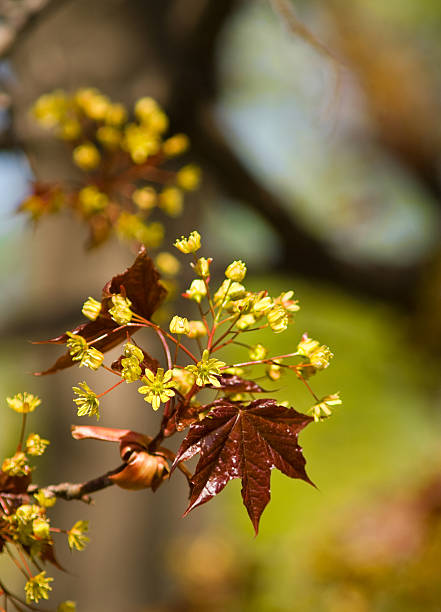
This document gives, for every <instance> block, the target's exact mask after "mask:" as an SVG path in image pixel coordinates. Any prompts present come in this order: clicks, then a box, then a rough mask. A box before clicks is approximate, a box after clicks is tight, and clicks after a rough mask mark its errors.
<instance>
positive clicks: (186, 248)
mask: <svg viewBox="0 0 441 612" xmlns="http://www.w3.org/2000/svg"><path fill="white" fill-rule="evenodd" d="M174 246H175V247H176V248H177V249H179V250H180V251H181V253H195V252H196V251H198V250H199V249H200V248H201V235H200V234H199V232H196V231H193V232H191V234H190V236H189V237H188V238H185V236H181V238H180V239H178V240H176V241H175V243H174Z"/></svg>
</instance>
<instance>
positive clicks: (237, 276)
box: [225, 260, 247, 283]
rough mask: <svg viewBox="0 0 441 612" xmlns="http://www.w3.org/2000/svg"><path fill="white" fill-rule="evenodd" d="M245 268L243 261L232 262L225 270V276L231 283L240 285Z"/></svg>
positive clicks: (245, 271)
mask: <svg viewBox="0 0 441 612" xmlns="http://www.w3.org/2000/svg"><path fill="white" fill-rule="evenodd" d="M246 273H247V267H246V265H245V264H244V263H243V261H240V260H239V261H233V263H231V264H230V265H229V266H228V268H227V269H226V270H225V276H226V277H227V278H228V279H229V280H232V281H236V282H238V283H240V282H241V281H243V279H244V278H245V275H246Z"/></svg>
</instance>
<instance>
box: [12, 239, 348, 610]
mask: <svg viewBox="0 0 441 612" xmlns="http://www.w3.org/2000/svg"><path fill="white" fill-rule="evenodd" d="M174 246H175V247H176V249H177V250H178V251H180V252H181V253H183V254H185V255H189V256H190V257H191V258H192V261H191V262H190V264H191V267H192V269H193V271H194V273H195V276H196V278H195V279H194V280H193V281H192V282H191V284H190V287H189V288H188V289H187V291H185V292H184V293H183V294H182V295H183V297H184V298H185V299H186V300H188V301H189V302H190V303H191V302H193V305H194V306H195V307H196V308H197V312H198V315H197V317H195V318H194V319H190V320H189V319H188V318H187V317H185V316H181V315H179V314H175V315H174V316H173V317H172V318H171V320H170V321H169V324H168V326H167V327H161V326H160V325H158V324H157V323H155V322H153V321H152V315H153V314H154V313H155V312H156V311H157V310H158V308H159V307H160V305H161V302H162V301H163V299H164V298H165V296H166V289H165V288H164V286H163V285H162V283H161V280H160V276H159V273H158V271H157V270H156V268H155V266H154V263H153V261H152V260H151V259H150V257H149V256H148V254H147V251H146V250H145V248H141V249H140V252H139V254H138V256H137V258H136V260H135V262H134V264H133V265H132V266H131V267H130V268H128V269H127V270H126V271H125V272H124V273H122V274H119V275H117V276H115V277H113V278H112V279H111V280H110V281H109V282H108V283H106V285H105V286H104V289H103V293H102V298H101V301H99V300H97V299H95V298H93V297H89V298H87V300H86V301H85V302H84V304H83V308H82V312H83V314H84V316H85V317H86V323H81V324H80V325H79V326H78V327H76V328H75V329H73V330H71V331H67V332H65V334H63V335H62V336H59V337H58V338H54V339H53V340H51V341H49V342H54V343H57V344H64V345H65V347H66V349H67V352H66V353H65V354H64V355H63V356H62V357H60V358H59V359H58V360H57V361H56V363H55V364H54V365H53V366H52V367H51V368H50V369H49V370H47V372H43V374H44V373H52V372H55V371H57V370H59V369H62V368H65V367H69V366H71V365H78V366H79V367H84V368H86V370H87V369H89V370H91V371H96V370H98V369H105V370H107V371H109V372H110V373H112V374H113V376H114V377H115V375H116V377H117V382H116V383H115V384H113V385H112V386H111V387H110V388H108V389H106V390H104V391H103V392H102V393H99V394H97V393H96V392H95V391H93V390H92V389H91V388H90V387H89V385H88V383H87V382H85V381H83V382H80V383H78V386H76V387H73V390H74V393H75V399H74V403H75V404H76V409H77V415H78V416H79V417H82V416H89V417H92V416H95V417H96V418H97V419H99V417H100V400H101V398H102V397H103V396H105V395H106V394H107V393H109V392H110V391H112V390H113V389H115V388H116V387H118V386H119V385H121V384H124V383H126V384H135V385H137V390H138V392H139V393H140V394H141V395H142V396H143V399H144V400H145V402H146V403H147V404H149V405H151V407H152V409H153V410H154V411H159V410H160V409H161V408H162V418H161V419H160V424H159V431H158V432H157V433H156V435H155V436H154V437H150V436H147V435H145V434H141V433H137V432H133V431H130V430H118V429H112V428H106V427H95V426H74V427H73V429H72V435H73V437H74V438H75V439H84V438H95V439H98V440H105V441H110V442H117V443H118V444H119V447H120V457H121V460H122V462H123V464H122V465H120V466H119V467H118V468H116V469H114V470H110V471H109V472H107V473H106V474H105V475H104V476H103V477H102V478H104V480H105V481H106V482H105V484H104V485H103V486H109V485H110V484H116V485H118V486H120V487H122V488H124V489H141V488H151V489H152V490H153V491H155V490H156V489H157V488H158V486H160V485H161V483H162V482H163V481H164V480H166V479H167V478H169V477H170V476H171V474H172V472H173V470H174V469H175V468H178V469H179V470H181V471H182V472H183V473H184V474H185V475H186V477H187V478H188V482H189V485H190V505H189V508H188V510H187V512H188V511H190V510H192V509H193V508H194V507H196V506H198V505H200V504H202V503H205V502H206V501H208V500H209V499H211V498H212V497H213V496H214V495H216V494H217V493H218V492H220V491H221V490H222V488H223V487H224V486H225V485H226V484H227V482H228V481H229V480H231V479H233V478H242V482H243V485H244V486H245V485H246V486H247V487H248V488H250V487H251V488H252V487H253V486H254V485H253V483H254V482H259V488H258V489H256V490H252V491H251V492H250V494H249V495H248V494H247V495H245V496H244V498H243V499H244V504H245V506H246V508H247V510H248V513H249V515H250V518H251V520H252V523H253V525H254V528H255V530H256V532H257V530H258V525H259V520H260V516H261V514H262V512H263V509H264V508H265V506H266V504H267V503H268V500H269V485H270V472H271V467H270V466H275V467H278V468H279V469H282V471H284V473H286V474H288V475H289V476H291V477H292V478H299V479H302V480H304V481H306V482H311V481H310V480H309V478H308V476H307V474H306V471H305V469H304V463H305V460H304V458H303V456H302V454H301V448H300V447H299V446H298V444H297V436H298V434H299V432H300V431H301V430H302V429H303V428H304V427H305V426H306V425H308V424H309V423H310V422H313V421H322V420H324V419H326V418H328V417H329V416H330V415H331V413H332V409H333V407H334V406H337V405H339V404H341V400H340V398H339V396H338V394H336V393H335V394H331V395H327V396H325V397H322V398H319V397H317V396H316V395H315V394H314V392H313V391H312V389H311V387H310V383H309V379H310V378H311V377H312V376H313V375H314V374H316V373H317V372H319V371H320V370H324V369H326V368H327V367H328V366H329V364H330V360H331V359H332V357H333V355H332V353H331V351H330V349H329V348H328V347H327V346H324V345H322V344H320V343H319V342H318V341H317V340H314V339H311V338H309V337H308V336H307V335H306V334H304V335H303V337H302V338H301V339H300V342H299V343H298V344H297V346H296V350H295V351H293V352H290V353H287V354H283V355H274V356H270V355H269V350H268V348H267V347H266V346H265V344H263V343H262V342H255V341H254V342H248V341H247V340H248V338H249V337H250V336H249V334H251V333H253V334H257V335H258V336H259V335H260V334H261V333H262V331H263V330H267V331H269V332H273V333H274V334H281V333H283V332H285V331H286V330H287V329H288V328H289V326H290V325H291V324H292V322H293V321H294V317H295V315H296V313H297V311H298V310H299V305H298V302H297V300H296V299H294V293H293V291H286V292H283V293H281V294H280V295H276V296H271V295H269V293H268V291H266V290H262V291H249V290H248V289H247V288H246V286H245V282H246V275H247V266H246V264H245V263H244V262H243V261H233V262H232V263H231V264H230V265H228V266H227V268H226V270H225V273H224V278H222V279H220V280H219V281H217V282H216V283H215V284H214V286H213V283H214V281H213V279H212V270H211V268H212V264H213V260H212V259H211V258H209V257H208V258H206V257H203V256H199V253H198V251H200V249H201V248H202V240H201V236H200V234H199V233H198V232H197V231H194V232H192V233H191V234H190V235H189V236H188V237H184V236H182V237H181V238H179V239H178V240H176V242H175V244H174ZM140 279H142V280H141V282H140ZM140 330H144V331H148V332H149V333H150V334H156V336H157V338H158V340H159V341H160V343H161V345H162V349H163V354H164V363H163V364H162V365H161V363H160V362H159V361H158V360H157V359H156V358H154V357H152V356H151V355H150V354H149V353H148V352H147V351H146V350H145V349H144V348H141V346H140V345H138V344H137V343H136V342H135V341H134V340H133V338H132V335H133V334H134V333H135V332H139V331H140ZM239 336H240V341H239V340H238V338H239ZM259 340H261V336H260V337H259ZM119 343H122V344H123V346H122V352H121V355H120V357H119V358H118V359H117V360H115V361H113V362H112V363H110V364H108V365H106V364H105V363H104V361H105V353H106V351H108V350H110V349H111V348H113V347H114V346H116V345H117V344H119ZM234 346H236V347H237V348H238V349H239V350H246V358H245V360H244V361H241V362H239V363H231V362H228V361H227V360H226V357H224V354H223V353H221V351H222V350H223V349H226V348H227V347H230V348H231V347H234ZM224 353H225V351H224ZM220 355H222V356H223V357H224V360H222V359H219V356H220ZM255 368H261V370H260V372H258V373H256V371H255ZM262 369H263V372H262ZM285 372H292V373H293V374H294V375H295V376H296V378H297V379H299V380H300V381H301V382H302V383H303V384H304V385H305V386H306V387H307V389H308V391H309V392H310V393H311V394H312V396H313V398H314V402H313V405H312V406H311V407H310V409H309V414H302V413H299V412H297V411H296V410H295V409H294V408H291V407H290V403H289V402H287V401H282V402H277V401H276V400H275V399H273V398H272V397H266V396H267V395H268V394H270V393H271V391H268V390H264V389H263V388H261V387H260V385H259V384H258V383H257V382H256V381H257V380H258V379H259V378H261V374H262V373H263V374H265V375H266V376H267V378H268V380H269V381H271V382H273V381H279V379H280V378H281V376H282V374H283V373H285ZM256 396H257V397H258V398H256ZM311 403H312V402H311ZM8 404H9V406H10V407H11V408H12V409H13V410H15V411H16V412H19V413H21V414H22V415H23V427H22V434H21V437H20V441H19V444H18V446H17V449H16V452H15V454H14V455H13V456H12V457H8V458H6V459H5V460H4V461H3V465H2V470H1V471H0V502H1V507H2V510H1V513H0V551H1V550H2V549H6V550H8V548H9V547H12V546H15V547H17V548H18V549H19V552H20V556H22V555H24V556H27V557H29V558H30V559H31V560H32V561H37V568H38V569H39V571H38V572H37V573H36V574H35V575H33V574H31V573H30V572H29V573H28V580H27V583H26V585H25V593H26V601H27V602H28V604H30V603H31V602H34V601H35V602H37V601H38V600H39V599H46V598H47V597H48V594H49V591H50V590H51V581H52V578H50V577H48V576H46V572H45V571H43V570H40V566H39V565H38V560H40V561H47V560H49V561H51V560H53V559H54V557H53V545H54V544H53V540H52V534H53V533H54V532H57V533H60V532H61V533H65V534H66V535H67V541H68V545H69V546H70V548H71V549H73V548H75V549H77V550H82V549H83V548H84V546H85V545H86V543H87V541H88V538H87V536H86V535H85V532H87V528H88V526H87V523H86V522H85V521H78V522H77V523H76V524H75V525H74V526H73V527H72V529H70V530H68V531H63V530H61V529H54V528H52V527H51V525H50V520H49V518H48V517H47V514H46V512H47V509H48V508H49V507H50V506H51V505H53V503H54V502H55V496H54V488H53V487H52V489H51V487H47V488H46V489H40V488H38V487H36V486H35V485H31V474H32V470H33V467H32V466H31V465H30V462H29V457H32V456H36V455H41V454H42V453H43V452H44V450H45V448H46V446H47V444H48V441H47V440H44V439H43V438H41V437H40V436H39V435H38V434H36V433H31V434H30V435H29V436H28V437H27V438H26V440H25V438H24V431H25V424H26V418H27V415H28V413H30V412H32V411H33V410H35V408H36V407H37V406H38V405H39V404H40V400H39V399H38V398H36V397H34V396H32V395H30V394H27V393H23V394H18V395H17V396H15V397H13V398H8ZM185 429H188V434H187V436H186V438H185V439H184V441H183V442H182V444H181V447H180V449H179V450H178V453H177V454H174V453H173V452H172V451H171V450H170V449H168V448H166V447H164V446H162V445H161V444H162V442H163V440H165V439H166V438H168V437H169V436H171V435H173V434H176V433H178V432H180V431H183V430H185ZM262 436H263V438H262ZM262 439H264V440H265V442H264V443H262ZM252 440H254V442H252ZM245 447H246V452H245V450H244V449H245ZM220 448H222V452H220ZM195 453H200V455H201V458H200V460H199V463H198V465H197V467H196V471H195V473H194V474H193V475H191V474H190V473H189V472H188V469H187V468H186V467H185V466H184V465H183V462H184V461H186V460H187V459H189V458H191V457H192V456H193V455H194V454H195ZM238 466H239V467H238ZM97 480H100V479H96V478H95V479H93V480H92V481H90V482H92V483H96V482H97ZM86 484H88V483H86ZM81 486H82V485H81ZM94 486H95V485H94ZM75 487H78V485H75ZM55 489H56V486H55ZM11 491H12V498H11V495H10V492H11ZM87 491H90V489H87ZM6 492H7V493H8V496H7V497H6ZM71 498H72V497H69V499H71ZM11 499H12V501H10V500H11ZM24 571H26V568H24ZM0 589H2V590H1V591H0V595H1V594H3V595H4V596H7V597H13V596H12V595H10V593H9V591H8V590H7V589H6V587H4V585H3V584H2V582H1V580H0ZM62 605H63V606H64V607H60V608H59V610H60V611H61V610H64V611H65V612H66V611H67V610H72V609H74V608H72V607H66V606H72V605H73V604H72V603H71V602H65V603H64V604H62Z"/></svg>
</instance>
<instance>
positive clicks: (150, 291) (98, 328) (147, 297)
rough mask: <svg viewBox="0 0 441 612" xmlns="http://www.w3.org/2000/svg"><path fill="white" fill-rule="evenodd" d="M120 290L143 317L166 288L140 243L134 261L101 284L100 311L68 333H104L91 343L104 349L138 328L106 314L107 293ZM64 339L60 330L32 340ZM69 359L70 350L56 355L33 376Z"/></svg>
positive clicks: (89, 337)
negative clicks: (50, 337) (57, 332)
mask: <svg viewBox="0 0 441 612" xmlns="http://www.w3.org/2000/svg"><path fill="white" fill-rule="evenodd" d="M121 292H123V293H124V294H125V295H126V296H127V297H128V298H129V300H130V301H131V302H132V306H131V309H132V310H133V311H134V312H136V313H137V314H139V315H141V316H142V317H144V318H145V319H150V317H151V316H152V314H153V313H154V312H155V310H157V308H158V307H159V305H160V304H161V302H162V301H163V299H164V298H165V295H166V293H167V292H166V289H165V288H164V287H163V286H162V285H161V283H160V282H159V273H158V272H157V271H156V269H155V267H154V265H153V261H152V260H151V258H150V257H149V256H148V254H147V251H146V249H145V248H144V247H141V249H140V250H139V253H138V256H137V257H136V259H135V262H134V263H133V265H132V266H131V267H130V268H128V269H127V270H126V271H125V272H123V273H122V274H119V275H117V276H114V277H113V278H112V280H111V281H109V282H108V283H106V284H105V286H104V288H103V292H102V299H101V314H100V316H99V317H98V319H97V320H96V321H88V322H86V323H82V324H81V325H78V326H77V327H75V328H74V329H73V330H72V333H77V334H79V335H81V336H83V337H84V338H85V339H86V340H87V342H92V341H94V340H96V339H97V338H100V337H101V336H104V337H103V338H101V339H100V340H98V341H97V342H95V343H94V344H93V346H94V347H95V348H96V349H98V350H99V351H101V352H102V353H105V352H106V351H109V350H110V349H112V348H114V347H115V346H117V345H118V344H120V342H122V341H123V340H124V339H125V338H127V334H128V333H129V334H130V335H131V334H133V333H134V332H135V331H138V329H140V328H139V327H133V326H130V327H124V328H122V329H118V327H119V326H118V324H117V323H115V321H113V320H112V318H111V316H110V315H109V307H111V300H110V298H111V296H112V295H113V294H116V293H121ZM115 330H117V331H115ZM67 340H68V336H67V335H66V334H62V335H61V336H58V337H57V338H52V339H51V340H44V341H42V342H35V343H34V344H66V342H67ZM73 363H74V362H73V361H72V358H71V356H70V354H69V353H68V352H67V353H65V354H64V355H62V356H61V357H59V358H58V359H57V361H56V362H55V363H54V364H53V365H52V366H51V367H50V368H49V369H47V370H45V371H44V372H36V373H35V374H36V376H42V375H44V374H52V373H54V372H57V371H58V370H63V369H65V368H69V367H70V366H71V365H73Z"/></svg>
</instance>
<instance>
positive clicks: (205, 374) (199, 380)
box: [185, 349, 225, 387]
mask: <svg viewBox="0 0 441 612" xmlns="http://www.w3.org/2000/svg"><path fill="white" fill-rule="evenodd" d="M224 365H225V363H224V362H223V361H219V359H214V358H211V359H210V353H209V351H208V350H207V349H205V351H204V352H203V353H202V359H201V360H200V361H198V363H197V364H196V365H195V366H194V365H189V366H187V367H186V368H185V369H186V370H187V371H188V372H191V373H192V374H194V375H195V376H196V384H197V385H198V387H204V386H205V385H213V387H220V386H221V385H220V382H219V380H218V379H217V378H216V376H219V375H220V374H221V369H220V368H222V367H223V366H224Z"/></svg>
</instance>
